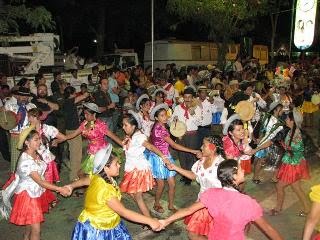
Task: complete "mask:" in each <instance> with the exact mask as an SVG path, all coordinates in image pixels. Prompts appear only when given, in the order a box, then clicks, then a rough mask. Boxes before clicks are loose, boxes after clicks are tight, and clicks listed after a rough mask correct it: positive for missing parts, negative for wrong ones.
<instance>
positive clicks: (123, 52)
mask: <svg viewBox="0 0 320 240" xmlns="http://www.w3.org/2000/svg"><path fill="white" fill-rule="evenodd" d="M100 62H101V64H103V65H107V66H114V67H117V68H119V69H123V70H125V69H127V68H132V67H135V66H137V65H138V64H139V59H138V55H137V53H135V52H134V50H133V49H115V51H114V53H109V54H105V55H102V56H101V57H100Z"/></svg>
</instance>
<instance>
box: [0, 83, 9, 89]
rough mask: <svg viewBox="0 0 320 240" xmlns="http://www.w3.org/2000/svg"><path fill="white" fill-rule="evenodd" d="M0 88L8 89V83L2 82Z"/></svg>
mask: <svg viewBox="0 0 320 240" xmlns="http://www.w3.org/2000/svg"><path fill="white" fill-rule="evenodd" d="M1 89H2V90H4V89H7V90H10V87H9V85H8V84H2V85H1Z"/></svg>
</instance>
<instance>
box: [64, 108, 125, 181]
mask: <svg viewBox="0 0 320 240" xmlns="http://www.w3.org/2000/svg"><path fill="white" fill-rule="evenodd" d="M83 107H84V110H83V112H84V116H85V120H84V121H83V122H82V123H81V125H80V127H79V128H78V129H77V130H75V131H74V132H73V133H72V134H70V135H67V138H68V139H71V138H74V137H76V136H78V135H79V134H82V136H84V137H85V138H86V139H88V147H87V154H88V155H87V157H86V158H85V159H84V160H83V162H82V164H81V168H82V169H81V171H80V172H79V174H78V175H79V176H81V175H83V173H85V174H89V173H91V172H92V167H93V158H94V154H95V153H96V152H97V151H98V150H100V149H102V148H103V147H105V146H107V145H108V144H109V143H108V141H107V140H106V136H107V137H110V138H111V139H112V140H113V141H115V142H116V143H118V144H119V145H121V144H122V141H121V140H120V139H119V138H118V136H117V135H115V134H114V133H113V132H111V131H110V130H109V129H108V126H107V124H106V123H105V122H103V121H101V120H100V119H97V118H96V114H98V113H100V111H99V109H98V106H97V105H96V104H95V103H84V104H83Z"/></svg>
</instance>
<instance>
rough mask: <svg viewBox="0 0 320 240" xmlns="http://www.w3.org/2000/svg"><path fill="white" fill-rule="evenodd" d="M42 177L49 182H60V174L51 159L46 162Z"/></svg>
mask: <svg viewBox="0 0 320 240" xmlns="http://www.w3.org/2000/svg"><path fill="white" fill-rule="evenodd" d="M44 178H45V180H46V181H48V182H50V183H54V182H60V176H59V171H58V166H57V163H56V162H55V161H54V160H53V161H51V162H49V163H48V164H47V169H46V171H45V173H44Z"/></svg>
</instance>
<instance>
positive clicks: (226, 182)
mask: <svg viewBox="0 0 320 240" xmlns="http://www.w3.org/2000/svg"><path fill="white" fill-rule="evenodd" d="M238 168H239V167H238V162H237V161H236V160H224V161H223V162H221V163H220V164H219V166H218V169H217V177H218V179H219V181H220V182H221V186H222V187H232V188H234V189H236V190H238V191H239V187H238V186H237V185H236V184H235V183H234V178H233V175H235V174H237V173H238Z"/></svg>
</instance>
